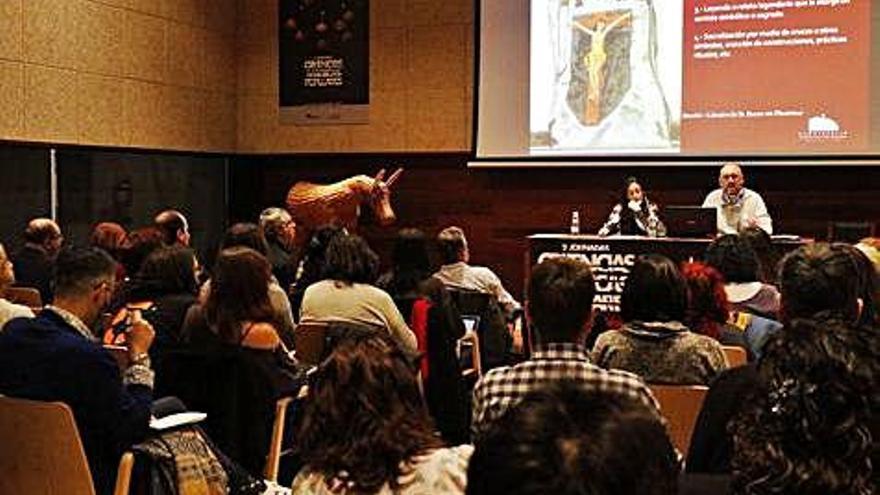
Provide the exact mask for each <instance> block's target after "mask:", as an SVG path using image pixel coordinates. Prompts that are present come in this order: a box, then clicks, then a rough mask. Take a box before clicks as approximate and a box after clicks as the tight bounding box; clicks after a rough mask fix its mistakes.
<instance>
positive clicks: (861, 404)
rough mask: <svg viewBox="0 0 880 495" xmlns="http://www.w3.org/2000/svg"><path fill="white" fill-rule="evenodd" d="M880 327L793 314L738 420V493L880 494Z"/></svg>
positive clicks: (735, 431) (735, 457) (771, 346)
mask: <svg viewBox="0 0 880 495" xmlns="http://www.w3.org/2000/svg"><path fill="white" fill-rule="evenodd" d="M878 344H880V339H878V338H877V333H876V329H873V328H872V329H870V330H865V329H858V328H854V327H853V325H852V323H851V322H846V321H843V320H840V319H835V318H832V319H795V320H791V321H790V322H789V323H788V325H787V326H786V328H785V331H784V332H782V333H781V334H780V335H779V336H778V338H774V339H772V340H771V341H770V342H769V343H768V345H767V351H766V355H765V357H764V359H762V360H761V362H760V363H759V365H758V379H759V381H760V382H761V383H762V384H763V385H764V387H765V388H764V390H765V391H762V392H760V393H758V394H756V395H755V396H754V397H753V399H752V400H749V401H744V402H743V411H742V413H741V414H739V415H738V416H737V417H735V419H734V420H733V422H732V424H731V426H730V428H729V429H730V431H731V432H732V434H733V445H734V448H733V460H732V467H733V483H732V487H733V489H734V492H735V493H747V494H752V493H754V494H758V493H774V494H780V495H788V494H790V495H801V494H808V493H815V494H820V493H821V494H830V493H847V494H865V495H867V494H871V493H877V490H878V489H880V486H878V479H880V477H878V475H877V469H878V468H877V466H878V465H877V462H878V460H880V455H878V449H877V443H876V439H877V435H878V434H880V427H878V422H877V419H878V417H877V413H878V406H880V398H878V394H877V390H878V386H880V384H878V379H880V345H878Z"/></svg>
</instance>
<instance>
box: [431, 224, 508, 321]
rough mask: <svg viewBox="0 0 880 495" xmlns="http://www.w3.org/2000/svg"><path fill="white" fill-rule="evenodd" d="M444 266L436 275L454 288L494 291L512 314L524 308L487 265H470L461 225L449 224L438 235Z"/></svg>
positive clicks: (447, 285)
mask: <svg viewBox="0 0 880 495" xmlns="http://www.w3.org/2000/svg"><path fill="white" fill-rule="evenodd" d="M437 243H438V246H439V249H440V257H441V262H442V266H441V267H440V270H439V271H437V273H435V274H434V276H435V277H437V278H438V279H439V280H440V281H441V282H443V284H444V285H446V287H448V288H450V289H459V290H461V289H464V290H472V291H477V292H486V293H488V294H492V295H494V296H495V297H496V299H497V300H498V304H500V305H501V307H502V308H503V309H504V311H505V313H506V314H507V316H508V317H510V316H512V315H513V314H514V313H515V312H516V311H517V310H519V309H520V304H519V303H518V302H517V301H516V299H514V298H513V296H511V295H510V293H509V292H507V290H505V289H504V287H503V286H502V285H501V279H499V278H498V275H495V273H493V272H492V270H490V269H489V268H486V267H484V266H473V265H469V264H468V262H469V261H470V257H471V255H470V250H469V249H468V243H467V239H466V238H465V236H464V231H463V230H462V229H461V228H460V227H454V226H453V227H447V228H445V229H443V230H441V231H440V233H439V234H437Z"/></svg>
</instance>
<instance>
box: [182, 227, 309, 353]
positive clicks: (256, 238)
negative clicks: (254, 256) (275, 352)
mask: <svg viewBox="0 0 880 495" xmlns="http://www.w3.org/2000/svg"><path fill="white" fill-rule="evenodd" d="M236 246H239V247H246V248H250V249H253V250H254V251H256V252H258V253H260V254H261V255H263V256H266V255H267V254H268V252H269V245H268V243H267V242H266V238H265V236H263V232H262V231H261V230H260V228H259V227H258V226H257V225H256V224H253V223H237V224H234V225H233V226H231V227H229V228H228V229H227V230H226V235H224V237H223V241H222V243H221V244H220V249H229V248H232V247H236ZM267 259H268V258H267ZM210 290H211V281H210V280H208V281H207V282H205V284H204V285H203V286H202V291H201V296H200V298H199V299H200V300H201V302H204V301H205V300H206V299H207V294H208V292H210ZM269 300H270V301H271V302H272V307H273V308H275V312H276V313H277V318H276V321H277V322H278V324H279V325H280V326H279V328H278V330H279V332H280V335H281V337H282V338H284V340H285V342H286V343H288V344H291V343H292V341H293V338H292V337H293V329H294V327H295V326H296V325H295V324H294V322H293V313H292V311H291V308H290V300H289V299H288V298H287V293H286V292H285V291H284V289H282V288H281V286H280V285H279V284H278V280H277V279H276V278H275V275H271V276H270V277H269Z"/></svg>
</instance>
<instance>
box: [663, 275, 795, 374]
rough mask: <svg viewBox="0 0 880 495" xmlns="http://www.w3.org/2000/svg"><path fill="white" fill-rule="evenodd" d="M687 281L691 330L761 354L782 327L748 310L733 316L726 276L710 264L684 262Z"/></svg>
mask: <svg viewBox="0 0 880 495" xmlns="http://www.w3.org/2000/svg"><path fill="white" fill-rule="evenodd" d="M681 273H682V275H683V276H684V279H685V281H687V284H688V310H687V314H686V316H685V321H684V324H685V325H686V326H687V327H688V328H690V329H691V331H693V332H696V333H699V334H702V335H707V336H709V337H712V338H714V339H715V340H717V341H718V342H720V343H721V344H724V345H731V346H738V347H742V348H744V349H746V351H747V352H748V354H749V356H750V357H751V358H755V357H758V356H760V355H761V348H762V347H763V346H764V343H765V342H766V341H767V338H769V337H770V335H771V334H772V333H774V332H776V331H778V330H779V329H780V328H782V324H780V323H779V322H777V321H774V320H770V319H767V318H763V317H760V316H755V315H752V314H749V313H736V318H734V319H731V314H730V305H729V303H728V302H727V293H726V292H725V291H724V277H722V276H721V274H720V273H718V270H716V269H714V268H712V267H711V266H709V265H706V264H703V263H699V262H694V263H685V264H684V265H682V270H681Z"/></svg>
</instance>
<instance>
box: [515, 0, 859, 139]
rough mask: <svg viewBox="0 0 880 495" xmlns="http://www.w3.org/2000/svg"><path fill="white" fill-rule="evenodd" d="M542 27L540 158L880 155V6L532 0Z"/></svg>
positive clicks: (537, 111) (536, 135) (534, 124)
mask: <svg viewBox="0 0 880 495" xmlns="http://www.w3.org/2000/svg"><path fill="white" fill-rule="evenodd" d="M529 16H530V20H529V29H530V40H531V42H530V46H529V50H530V57H529V60H530V65H529V69H528V70H529V85H528V94H529V96H528V112H529V114H528V127H529V133H528V136H529V137H528V140H529V142H528V146H527V148H528V151H527V153H528V154H530V155H532V156H535V155H538V156H540V155H589V154H662V153H669V154H678V153H681V154H716V153H717V154H722V153H768V154H773V153H835V152H843V153H849V152H856V153H857V152H862V153H864V152H868V151H871V149H872V147H871V95H870V92H869V91H870V76H871V2H870V1H861V0H788V1H780V0H775V1H769V0H768V1H755V0H531V2H530V13H529ZM875 148H876V146H875Z"/></svg>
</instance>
